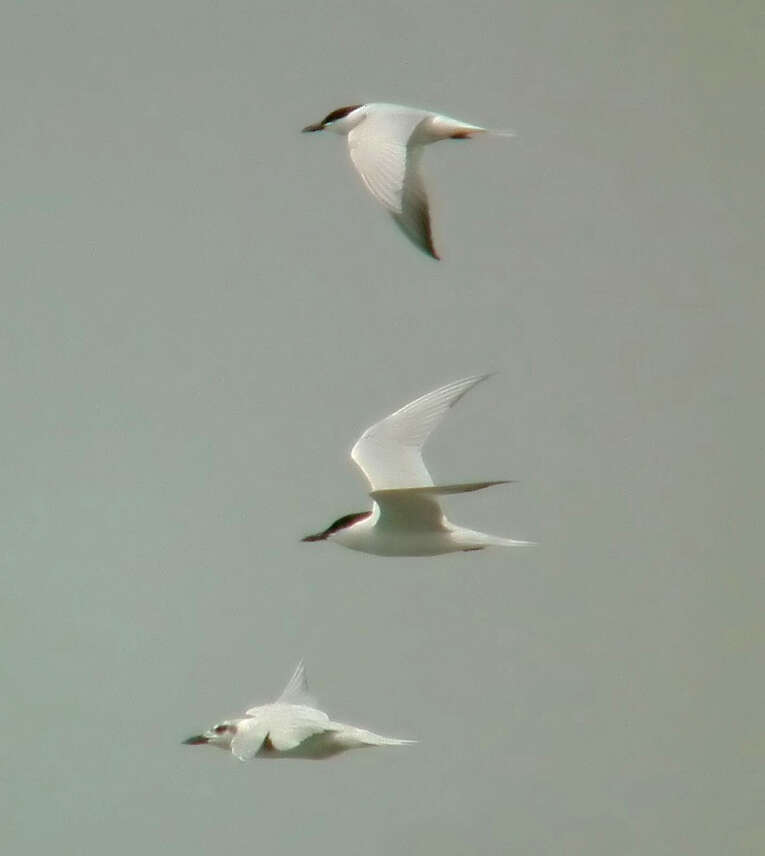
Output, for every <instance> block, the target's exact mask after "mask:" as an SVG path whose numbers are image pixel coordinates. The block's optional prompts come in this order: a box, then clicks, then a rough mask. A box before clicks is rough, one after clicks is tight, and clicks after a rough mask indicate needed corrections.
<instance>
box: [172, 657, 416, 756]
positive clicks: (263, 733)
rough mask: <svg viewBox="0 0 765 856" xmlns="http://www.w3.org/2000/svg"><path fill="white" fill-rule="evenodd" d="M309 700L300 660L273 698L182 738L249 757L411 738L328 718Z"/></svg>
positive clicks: (334, 751)
mask: <svg viewBox="0 0 765 856" xmlns="http://www.w3.org/2000/svg"><path fill="white" fill-rule="evenodd" d="M315 704H316V703H315V701H314V700H313V698H312V697H311V696H310V695H309V694H308V686H307V682H306V678H305V669H304V666H303V663H302V662H300V663H298V665H297V668H296V669H295V672H294V673H293V675H292V677H291V678H290V681H289V683H288V684H287V686H286V687H285V689H284V691H283V692H282V694H281V696H279V698H278V699H277V700H276V701H275V702H272V703H270V704H264V705H259V706H257V707H251V708H250V709H249V710H247V711H246V712H245V715H244V716H241V717H236V718H234V719H226V720H223V721H222V722H220V723H218V724H217V725H214V726H213V727H212V728H210V729H208V730H207V731H205V732H204V733H203V734H198V735H195V736H194V737H189V738H188V739H187V740H185V741H184V743H186V744H187V745H190V746H197V745H211V746H217V747H219V748H221V749H227V750H230V751H231V753H232V754H233V755H234V756H236V757H237V758H239V760H240V761H249V760H251V759H252V758H256V757H257V758H303V759H308V760H321V759H323V758H330V757H332V756H333V755H338V754H340V753H341V752H345V751H347V750H348V749H360V748H363V747H367V746H403V745H405V744H408V743H414V742H415V741H413V740H401V739H398V738H396V737H384V736H383V735H381V734H375V733H374V732H372V731H367V730H366V729H363V728H356V727H355V726H353V725H346V724H345V723H342V722H334V721H333V720H331V719H330V718H329V716H328V715H327V714H326V713H325V712H324V711H322V710H319V709H318V708H317V707H316V706H315Z"/></svg>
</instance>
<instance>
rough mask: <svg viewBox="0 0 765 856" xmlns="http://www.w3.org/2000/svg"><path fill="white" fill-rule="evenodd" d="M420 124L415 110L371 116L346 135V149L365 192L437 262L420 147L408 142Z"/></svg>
mask: <svg viewBox="0 0 765 856" xmlns="http://www.w3.org/2000/svg"><path fill="white" fill-rule="evenodd" d="M421 121H422V114H420V113H418V112H416V111H411V112H409V111H402V112H393V111H381V112H379V113H374V114H372V115H368V116H367V117H366V118H365V119H364V121H363V122H361V123H360V124H358V125H357V126H356V127H355V128H354V129H353V130H352V131H351V132H350V133H349V134H348V151H349V152H350V155H351V160H352V161H353V165H354V166H355V167H356V170H357V171H358V173H359V175H360V176H361V179H362V181H363V182H364V184H365V185H366V188H367V190H368V191H369V192H370V193H371V194H372V196H374V198H375V199H376V200H377V201H378V202H379V203H380V204H381V205H383V206H384V207H385V208H386V209H387V210H388V211H389V212H390V213H391V215H392V216H393V219H394V220H395V221H396V223H397V224H398V225H399V226H400V228H401V230H402V231H403V232H404V234H405V235H406V236H407V238H409V240H410V241H412V243H413V244H415V246H417V247H420V249H422V250H424V251H425V252H426V253H429V254H430V255H431V256H433V257H434V258H438V255H437V253H436V251H435V248H434V246H433V237H432V234H431V230H430V212H429V208H428V196H427V193H426V191H425V183H424V182H423V180H422V175H421V173H420V159H421V155H422V145H420V144H416V143H415V144H411V145H410V143H409V140H410V137H411V135H412V132H413V131H414V130H415V128H416V127H417V125H418V124H419V123H420V122H421Z"/></svg>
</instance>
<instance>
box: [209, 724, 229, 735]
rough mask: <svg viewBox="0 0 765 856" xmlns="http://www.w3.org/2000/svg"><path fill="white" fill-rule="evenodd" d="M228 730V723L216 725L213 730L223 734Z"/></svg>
mask: <svg viewBox="0 0 765 856" xmlns="http://www.w3.org/2000/svg"><path fill="white" fill-rule="evenodd" d="M227 730H228V725H216V726H215V728H213V731H214V732H215V733H216V734H223V733H224V732H225V731H227Z"/></svg>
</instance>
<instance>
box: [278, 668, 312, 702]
mask: <svg viewBox="0 0 765 856" xmlns="http://www.w3.org/2000/svg"><path fill="white" fill-rule="evenodd" d="M278 701H280V702H283V703H285V704H302V705H306V706H307V707H315V705H316V700H315V699H314V697H313V696H312V695H311V693H310V692H309V690H308V680H307V678H306V676H305V666H304V665H303V661H302V660H301V661H300V662H299V663H298V664H297V666H296V667H295V671H294V672H293V673H292V677H291V678H290V679H289V681H288V682H287V686H286V687H285V688H284V689H283V690H282V694H281V695H280V696H279V699H278Z"/></svg>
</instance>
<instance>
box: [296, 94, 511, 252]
mask: <svg viewBox="0 0 765 856" xmlns="http://www.w3.org/2000/svg"><path fill="white" fill-rule="evenodd" d="M325 130H328V131H334V132H335V133H336V134H341V135H344V136H347V137H348V151H349V152H350V155H351V160H352V161H353V165H354V166H355V167H356V170H357V172H358V173H359V175H360V176H361V179H362V181H363V182H364V184H365V185H366V188H367V190H368V191H369V192H370V193H371V194H372V196H374V198H375V199H376V200H377V201H378V202H379V203H380V204H381V205H383V207H384V208H386V209H387V210H388V211H389V212H390V214H391V215H392V216H393V219H394V220H395V221H396V223H397V224H398V225H399V227H400V228H401V231H402V232H403V233H404V234H405V235H406V236H407V238H409V240H410V241H412V243H413V244H415V245H416V246H417V247H419V248H420V249H422V250H424V251H425V252H426V253H428V254H429V255H431V256H432V257H433V258H434V259H437V258H439V255H438V253H437V252H436V249H435V247H434V245H433V235H432V233H431V228H430V212H429V209H428V196H427V193H426V191H425V184H424V182H423V180H422V175H421V173H420V160H421V158H422V151H423V148H424V147H425V146H427V145H429V144H430V143H437V142H438V141H439V140H466V139H469V138H470V137H473V136H475V135H477V134H494V135H498V136H505V137H508V136H514V135H513V132H512V131H490V130H489V129H488V128H482V127H481V126H480V125H471V124H469V123H468V122H463V121H461V120H460V119H453V118H452V117H451V116H442V115H440V114H439V113H432V112H431V111H430V110H419V109H416V108H414V107H403V106H401V105H400V104H382V103H372V104H352V105H351V106H350V107H340V108H338V109H337V110H333V111H332V112H331V113H329V114H327V115H326V116H325V117H324V118H323V119H322V120H321V122H316V123H315V124H313V125H307V126H306V127H305V128H303V131H325Z"/></svg>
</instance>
